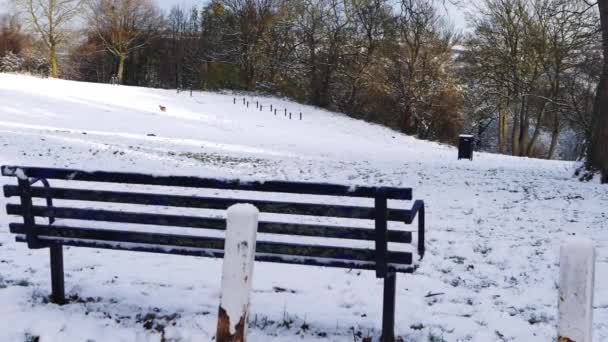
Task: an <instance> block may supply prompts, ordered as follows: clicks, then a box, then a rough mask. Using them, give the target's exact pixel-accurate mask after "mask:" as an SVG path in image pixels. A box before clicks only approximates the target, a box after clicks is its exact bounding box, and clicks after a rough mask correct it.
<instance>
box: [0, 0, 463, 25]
mask: <svg viewBox="0 0 608 342" xmlns="http://www.w3.org/2000/svg"><path fill="white" fill-rule="evenodd" d="M156 2H157V3H158V4H159V5H160V7H161V8H163V9H166V10H169V9H170V8H171V6H173V5H183V6H184V7H191V6H193V5H198V6H200V5H203V4H204V3H206V2H207V0H156ZM7 8H8V0H0V13H3V12H7V10H6V9H7ZM440 13H441V14H442V15H444V16H445V17H446V19H448V22H451V23H452V24H454V27H455V28H456V29H459V30H464V29H465V27H466V21H465V17H464V11H463V10H462V9H460V8H457V7H455V6H453V5H450V4H449V3H448V4H446V6H445V7H442V8H441V9H440Z"/></svg>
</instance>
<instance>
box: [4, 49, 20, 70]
mask: <svg viewBox="0 0 608 342" xmlns="http://www.w3.org/2000/svg"><path fill="white" fill-rule="evenodd" d="M24 63H25V59H24V58H23V57H20V56H18V55H16V54H14V53H13V52H12V51H9V52H7V53H6V55H4V56H3V57H0V71H1V72H18V71H22V70H23V65H24Z"/></svg>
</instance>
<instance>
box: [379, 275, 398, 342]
mask: <svg viewBox="0 0 608 342" xmlns="http://www.w3.org/2000/svg"><path fill="white" fill-rule="evenodd" d="M396 287H397V276H396V274H395V273H389V274H387V275H386V278H384V297H383V304H382V337H381V338H380V341H381V342H394V341H395V290H396Z"/></svg>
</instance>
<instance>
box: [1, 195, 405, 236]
mask: <svg viewBox="0 0 608 342" xmlns="http://www.w3.org/2000/svg"><path fill="white" fill-rule="evenodd" d="M6 211H7V213H8V214H9V215H23V210H22V207H21V206H20V205H17V204H7V206H6ZM32 212H33V213H34V215H35V216H38V217H54V218H61V219H72V220H87V221H104V222H114V223H131V224H148V225H157V226H169V227H186V228H205V229H215V230H225V228H226V220H225V219H224V218H220V217H200V216H183V215H166V214H152V213H134V212H124V211H110V210H101V209H80V208H64V207H42V206H34V207H33V208H32ZM258 232H260V233H268V234H283V235H301V236H319V237H326V238H338V239H351V240H369V241H372V240H374V239H375V232H374V230H372V229H366V228H352V227H340V226H328V225H317V224H300V223H283V222H270V221H260V222H259V224H258ZM389 241H390V242H397V243H411V242H412V233H411V232H408V231H399V230H390V231H389Z"/></svg>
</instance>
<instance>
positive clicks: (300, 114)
mask: <svg viewBox="0 0 608 342" xmlns="http://www.w3.org/2000/svg"><path fill="white" fill-rule="evenodd" d="M300 121H302V112H300Z"/></svg>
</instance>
